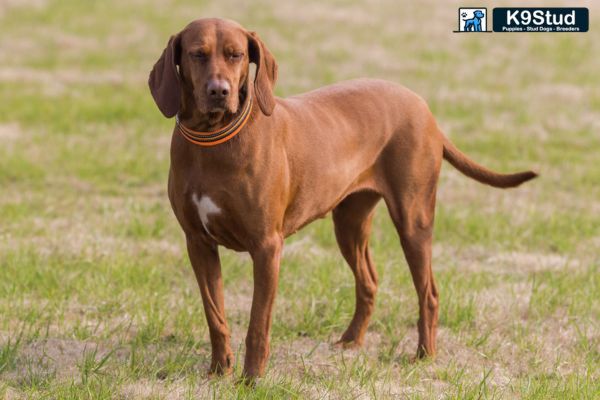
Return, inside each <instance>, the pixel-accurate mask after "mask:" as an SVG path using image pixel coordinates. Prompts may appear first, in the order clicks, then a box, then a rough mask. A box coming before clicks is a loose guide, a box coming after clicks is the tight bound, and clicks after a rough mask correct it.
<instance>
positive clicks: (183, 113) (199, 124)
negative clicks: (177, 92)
mask: <svg viewBox="0 0 600 400" xmlns="http://www.w3.org/2000/svg"><path fill="white" fill-rule="evenodd" d="M182 94H183V96H182V101H181V110H180V111H179V121H180V122H181V123H182V124H183V125H185V126H186V127H188V128H190V129H193V130H196V131H215V130H219V129H221V128H224V127H226V126H227V125H229V124H231V123H232V122H233V121H234V120H235V119H236V118H237V117H238V115H239V114H240V113H241V112H242V108H243V105H244V104H245V101H246V98H247V96H248V88H247V87H246V86H245V87H243V88H242V90H240V91H239V94H238V96H239V99H238V108H237V110H236V111H235V112H234V113H232V112H230V111H217V112H208V113H207V112H202V111H201V110H200V109H199V107H198V105H197V104H196V100H195V98H194V95H193V93H192V92H191V91H189V92H187V91H186V90H184V91H183V93H182Z"/></svg>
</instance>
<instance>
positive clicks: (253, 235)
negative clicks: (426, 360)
mask: <svg viewBox="0 0 600 400" xmlns="http://www.w3.org/2000/svg"><path fill="white" fill-rule="evenodd" d="M251 62H252V63H255V64H256V73H255V78H254V81H252V80H251V79H250V76H249V63H251ZM276 79H277V64H276V62H275V60H274V58H273V56H272V54H271V53H270V52H269V50H267V48H266V47H265V45H264V44H263V43H262V41H261V40H260V39H259V38H258V36H257V35H256V34H255V33H254V32H248V31H247V30H246V29H244V28H243V27H241V26H240V25H238V24H237V23H235V22H232V21H226V20H220V19H201V20H197V21H194V22H192V23H191V24H189V25H188V26H187V27H186V28H185V29H184V30H183V31H181V32H180V33H178V34H177V35H175V36H173V37H171V39H170V40H169V43H168V45H167V48H166V49H165V50H164V51H163V54H162V56H161V57H160V59H159V60H158V61H157V62H156V64H155V65H154V68H153V70H152V72H151V73H150V79H149V85H150V90H151V92H152V96H153V97H154V99H155V101H156V104H157V105H158V108H159V109H160V110H161V111H162V113H163V114H164V115H165V116H166V117H173V116H174V115H175V114H178V123H177V124H176V126H175V129H174V131H173V138H172V142H171V169H170V172H169V199H170V201H171V205H172V207H173V211H174V212H175V216H176V217H177V220H178V221H179V223H180V224H181V227H182V228H183V231H184V232H185V235H186V239H187V248H188V252H189V256H190V260H191V263H192V266H193V268H194V272H195V274H196V278H197V280H198V284H199V286H200V292H201V294H202V301H203V303H204V310H205V313H206V319H207V321H208V326H209V330H210V340H211V344H212V362H211V366H210V371H211V372H216V373H225V372H228V371H229V370H230V368H231V366H232V352H231V348H230V341H229V336H230V334H229V328H228V326H227V321H226V319H225V307H224V302H223V282H222V279H221V265H220V261H219V253H218V245H222V246H225V247H228V248H230V249H234V250H238V251H248V252H249V253H250V255H251V257H252V260H253V262H254V295H253V299H252V311H251V315H250V326H249V328H248V335H247V337H246V358H245V363H244V377H246V378H253V377H256V376H260V375H262V374H263V373H264V370H265V365H266V361H267V358H268V355H269V331H270V328H271V312H272V310H273V302H274V300H275V292H276V288H277V279H278V275H279V263H280V256H281V250H282V247H283V240H284V238H286V237H287V236H289V235H291V234H293V233H294V232H296V231H297V230H298V229H300V228H302V227H303V226H304V225H306V224H308V223H309V222H311V221H313V220H315V219H317V218H320V217H323V216H325V215H326V214H327V213H328V212H329V211H332V210H333V221H334V224H335V234H336V238H337V241H338V244H339V247H340V250H341V252H342V254H343V256H344V258H345V259H346V261H347V262H348V264H349V265H350V268H351V269H352V272H353V273H354V277H355V281H356V310H355V313H354V317H353V318H352V322H350V326H349V327H348V329H347V330H346V331H345V332H344V334H343V335H342V337H341V339H340V343H341V344H343V345H360V344H361V343H362V342H363V339H364V336H365V331H366V330H367V325H368V323H369V319H370V317H371V314H372V312H373V305H374V301H375V292H376V291H377V273H376V271H375V266H374V265H373V261H372V259H371V255H370V253H369V248H368V240H369V232H370V227H371V220H372V218H373V210H374V207H375V205H376V204H377V202H378V201H379V200H380V199H381V198H383V199H384V201H385V203H386V205H387V208H388V210H389V213H390V216H391V218H392V220H393V221H394V224H395V226H396V229H397V230H398V234H399V236H400V242H401V244H402V247H403V249H404V253H405V255H406V259H407V261H408V265H409V267H410V271H411V273H412V277H413V280H414V284H415V287H416V290H417V294H418V297H419V322H418V328H419V345H418V348H417V356H418V357H423V356H425V355H433V354H434V353H435V337H436V326H437V319H438V291H437V288H436V285H435V281H434V279H433V275H432V272H431V241H432V231H433V216H434V210H435V196H436V184H437V180H438V175H439V173H440V167H441V163H442V158H444V159H446V160H448V161H449V162H450V163H451V164H452V165H453V166H454V167H456V168H457V169H458V170H459V171H461V172H462V173H464V174H465V175H467V176H469V177H471V178H473V179H475V180H477V181H479V182H482V183H485V184H488V185H491V186H495V187H500V188H508V187H514V186H518V185H519V184H521V183H523V182H525V181H527V180H529V179H532V178H534V177H535V176H536V174H535V173H533V172H521V173H517V174H507V175H504V174H498V173H496V172H493V171H490V170H488V169H486V168H484V167H482V166H480V165H478V164H476V163H475V162H473V161H471V160H470V159H469V158H467V156H465V155H464V154H463V153H461V152H460V151H459V150H458V149H457V148H456V147H454V145H453V144H452V143H450V141H449V140H448V139H447V138H446V137H445V136H444V135H443V134H442V133H441V132H440V129H439V128H438V126H437V124H436V122H435V120H434V118H433V116H432V115H431V112H430V111H429V109H428V107H427V105H426V104H425V102H424V101H423V100H422V99H421V98H420V97H419V96H417V95H416V94H414V93H413V92H411V91H410V90H408V89H406V88H404V87H402V86H399V85H396V84H394V83H390V82H385V81H381V80H372V79H361V80H354V81H349V82H344V83H340V84H336V85H331V86H328V87H325V88H322V89H318V90H315V91H312V92H309V93H306V94H302V95H299V96H293V97H290V98H288V99H280V98H275V97H274V96H273V87H274V85H275V81H276ZM207 131H208V132H207Z"/></svg>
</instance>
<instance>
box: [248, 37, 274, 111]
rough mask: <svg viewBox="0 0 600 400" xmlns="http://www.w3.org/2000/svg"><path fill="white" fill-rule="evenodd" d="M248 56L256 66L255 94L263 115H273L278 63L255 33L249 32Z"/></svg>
mask: <svg viewBox="0 0 600 400" xmlns="http://www.w3.org/2000/svg"><path fill="white" fill-rule="evenodd" d="M248 55H249V56H250V62H253V63H255V64H256V76H255V77H254V93H255V94H256V99H257V100H258V105H259V106H260V109H261V110H262V112H263V114H265V115H267V116H268V115H271V114H272V113H273V109H274V108H275V97H274V96H273V88H274V87H275V82H276V81H277V63H276V62H275V58H274V57H273V54H271V52H270V51H269V50H268V49H267V47H266V46H265V45H264V43H263V42H262V40H260V38H259V37H258V35H257V34H256V33H255V32H248Z"/></svg>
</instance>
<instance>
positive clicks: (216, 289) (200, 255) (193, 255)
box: [187, 235, 233, 375]
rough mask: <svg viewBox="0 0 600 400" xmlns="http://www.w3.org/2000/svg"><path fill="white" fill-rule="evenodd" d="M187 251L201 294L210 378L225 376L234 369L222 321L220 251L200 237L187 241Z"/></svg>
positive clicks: (225, 327) (225, 324) (223, 308)
mask: <svg viewBox="0 0 600 400" xmlns="http://www.w3.org/2000/svg"><path fill="white" fill-rule="evenodd" d="M187 248H188V253H189V255H190V261H191V262H192V267H193V268H194V274H195V275H196V280H197V281H198V286H199V287H200V293H201V294H202V303H203V304H204V313H205V314H206V321H207V322H208V330H209V332H210V343H211V345H212V360H211V363H210V370H209V374H213V373H216V374H218V375H222V374H226V373H229V372H230V371H231V369H232V367H233V353H232V352H231V346H230V339H229V336H230V334H229V327H228V326H227V320H226V319H225V304H224V303H225V302H224V300H223V279H222V277H221V261H220V260H219V250H218V248H217V245H216V244H212V243H208V242H207V241H205V239H203V238H202V237H192V236H190V235H188V237H187Z"/></svg>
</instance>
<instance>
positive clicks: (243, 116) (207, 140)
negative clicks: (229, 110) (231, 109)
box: [175, 93, 252, 147]
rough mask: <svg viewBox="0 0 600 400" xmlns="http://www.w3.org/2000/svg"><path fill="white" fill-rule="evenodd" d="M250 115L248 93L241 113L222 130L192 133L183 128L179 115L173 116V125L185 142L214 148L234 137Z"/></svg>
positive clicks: (250, 105)
mask: <svg viewBox="0 0 600 400" xmlns="http://www.w3.org/2000/svg"><path fill="white" fill-rule="evenodd" d="M251 113H252V96H251V95H250V93H248V96H246V103H245V104H244V108H243V109H242V112H241V113H240V114H239V115H238V116H237V117H236V118H235V119H234V120H233V121H231V123H229V124H228V125H227V126H226V127H224V128H221V129H218V130H216V131H212V132H198V131H194V130H191V129H189V128H187V127H185V126H184V125H183V124H182V123H181V122H180V121H179V114H178V115H177V116H175V123H176V124H177V128H178V130H179V132H180V133H181V134H182V135H183V137H184V138H186V139H187V141H189V142H190V143H193V144H196V145H198V146H203V147H210V146H216V145H218V144H221V143H225V142H226V141H228V140H230V139H231V138H233V137H234V136H235V135H237V134H238V133H240V131H241V130H242V128H243V127H244V125H246V122H248V118H249V117H250V114H251Z"/></svg>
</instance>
